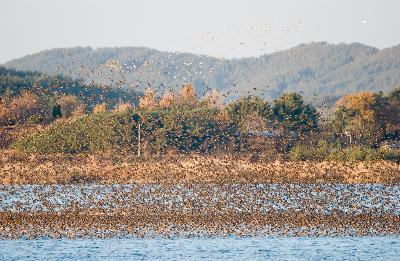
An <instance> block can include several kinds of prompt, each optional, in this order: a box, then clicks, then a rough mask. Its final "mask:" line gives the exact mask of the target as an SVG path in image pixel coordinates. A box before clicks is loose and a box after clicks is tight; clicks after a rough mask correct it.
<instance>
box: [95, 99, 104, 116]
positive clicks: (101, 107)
mask: <svg viewBox="0 0 400 261" xmlns="http://www.w3.org/2000/svg"><path fill="white" fill-rule="evenodd" d="M105 111H107V104H105V103H104V102H103V103H99V104H97V105H96V106H94V108H93V114H97V113H102V112H105Z"/></svg>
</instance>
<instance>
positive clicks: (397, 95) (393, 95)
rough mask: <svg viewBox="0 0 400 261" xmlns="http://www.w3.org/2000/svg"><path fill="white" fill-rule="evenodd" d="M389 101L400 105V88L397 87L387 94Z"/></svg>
mask: <svg viewBox="0 0 400 261" xmlns="http://www.w3.org/2000/svg"><path fill="white" fill-rule="evenodd" d="M389 101H391V102H393V103H398V104H400V87H397V88H396V89H394V90H393V91H392V92H390V94H389Z"/></svg>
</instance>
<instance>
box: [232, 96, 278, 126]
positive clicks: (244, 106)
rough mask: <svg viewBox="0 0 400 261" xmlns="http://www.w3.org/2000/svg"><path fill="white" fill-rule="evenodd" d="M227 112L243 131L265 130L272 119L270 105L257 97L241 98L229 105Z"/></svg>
mask: <svg viewBox="0 0 400 261" xmlns="http://www.w3.org/2000/svg"><path fill="white" fill-rule="evenodd" d="M226 112H227V113H228V115H229V118H230V119H231V120H232V122H233V123H234V124H236V125H238V126H239V128H240V129H241V130H242V131H250V130H255V128H260V129H265V128H267V127H268V126H267V125H268V122H270V121H271V118H272V117H271V116H272V111H271V107H270V106H269V104H268V103H267V102H266V101H264V100H262V99H260V98H258V97H255V96H249V97H246V98H241V99H239V100H237V101H234V102H232V103H230V104H228V105H227V107H226Z"/></svg>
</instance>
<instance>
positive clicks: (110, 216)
mask: <svg viewBox="0 0 400 261" xmlns="http://www.w3.org/2000/svg"><path fill="white" fill-rule="evenodd" d="M361 22H362V23H363V24H364V23H366V20H365V19H362V20H361ZM302 26H303V24H302V23H301V22H298V23H296V24H294V25H291V26H288V27H286V28H284V29H283V32H291V31H298V30H299V29H300V28H301V27H302ZM235 37H236V36H234V35H231V34H227V35H219V36H216V35H214V34H212V33H211V32H206V33H204V34H201V35H199V36H198V37H197V38H196V40H199V41H200V42H201V43H202V44H203V43H204V42H215V41H220V42H219V44H220V45H221V46H222V47H224V48H227V49H230V50H239V49H240V48H242V47H243V46H244V45H246V42H245V40H241V39H240V40H239V42H238V44H235V45H231V44H230V43H231V42H232V41H235V42H236V43H237V39H236V38H235ZM240 37H243V39H249V38H251V39H253V40H254V41H255V42H256V43H257V44H260V45H261V46H265V45H268V41H271V39H273V37H274V35H273V33H272V30H271V27H270V26H268V25H261V26H252V27H246V28H242V29H240ZM277 40H281V39H279V38H278V39H277ZM288 44H290V43H288ZM177 48H179V44H177ZM263 48H264V47H261V50H262V51H263V50H264V49H263ZM199 51H201V50H200V49H199ZM221 55H223V54H221ZM170 58H172V56H171V55H170ZM130 59H131V60H130V62H126V63H121V62H120V61H118V60H112V59H111V60H108V61H107V62H106V63H104V64H103V65H101V66H99V67H96V68H90V67H88V66H86V65H80V66H79V67H80V69H79V71H77V72H72V73H71V74H73V73H75V74H76V75H77V76H83V77H84V80H85V81H88V82H90V83H93V84H98V80H99V79H101V78H105V79H107V80H108V82H109V85H111V86H113V87H119V86H126V85H128V86H130V87H133V88H140V86H142V85H144V86H147V87H152V85H153V84H152V83H150V82H149V81H146V80H145V79H141V78H140V76H141V75H142V74H143V73H144V72H149V71H153V68H154V64H157V65H160V66H161V65H162V67H163V68H166V70H165V71H158V72H154V75H168V74H171V72H174V71H178V70H180V71H183V72H184V73H185V76H182V75H181V76H179V75H173V76H172V77H173V78H179V79H177V80H183V81H191V80H193V79H194V78H190V77H191V75H194V76H195V77H197V78H199V77H200V78H204V79H206V78H207V77H209V76H210V75H211V74H213V73H214V71H215V67H216V66H220V65H222V64H223V62H224V59H223V58H220V59H219V60H218V63H217V64H215V65H214V66H213V67H209V68H206V67H203V64H202V63H199V64H198V65H197V68H198V70H195V71H193V70H192V69H191V68H193V62H192V61H184V62H182V63H181V64H176V63H169V64H160V63H162V62H159V61H156V60H151V59H149V60H145V61H136V60H135V59H134V58H132V57H130ZM63 70H66V68H61V71H63ZM129 70H130V71H135V72H136V73H137V74H136V75H137V77H138V78H137V79H134V80H132V79H128V77H127V75H126V71H129ZM93 75H96V77H97V78H96V79H93ZM77 78H78V77H77ZM238 84H239V82H234V83H232V86H233V87H236V86H237V85H238ZM168 87H169V86H168ZM168 87H167V86H165V85H164V84H163V83H161V88H160V90H161V89H163V90H164V91H165V89H166V88H168ZM266 87H269V86H268V85H267V86H266ZM155 91H158V90H157V88H155ZM209 91H212V90H211V89H209V88H208V87H207V86H206V87H205V89H204V92H203V93H202V95H203V96H204V95H206V93H207V92H209ZM252 91H254V92H257V91H259V90H258V89H257V88H253V89H252ZM230 92H231V91H227V92H226V93H223V97H225V98H227V97H228V96H229V95H231V94H232V93H230ZM232 92H236V93H233V94H235V95H236V94H237V92H238V90H234V91H232ZM250 92H251V91H249V92H248V94H250ZM25 160H26V161H22V162H21V161H20V162H13V164H11V165H10V164H7V163H4V162H2V163H1V166H0V167H1V173H2V174H1V175H0V176H2V177H1V178H2V180H3V183H4V181H5V178H6V177H5V176H7V175H8V178H10V177H11V178H10V179H11V180H9V181H10V184H15V183H17V184H18V181H20V182H21V184H23V183H24V180H23V178H21V177H20V180H18V179H16V177H17V176H18V175H20V174H21V173H22V172H24V173H23V174H24V175H25V176H26V175H27V173H28V174H32V173H33V172H34V171H36V172H37V173H35V175H37V176H35V175H31V176H32V177H31V178H32V179H35V178H37V179H38V181H39V182H38V183H52V182H49V180H45V181H43V180H40V178H41V177H40V175H41V173H45V172H46V173H47V174H49V173H50V174H52V175H58V176H60V177H61V178H66V177H67V176H68V175H69V174H71V173H76V174H75V175H70V176H68V178H69V181H70V183H92V182H94V183H96V182H99V181H100V182H101V178H102V177H101V175H99V173H90V175H88V176H92V177H85V174H82V173H87V171H91V170H93V168H91V167H90V166H87V165H85V164H87V162H85V160H81V161H78V162H73V161H71V160H68V159H66V160H65V161H64V160H61V161H60V160H59V159H56V160H55V162H57V163H55V162H51V159H37V161H40V162H41V163H40V164H39V165H40V166H39V165H38V166H37V168H35V167H32V168H30V169H29V170H28V169H26V165H29V162H32V161H33V162H35V159H30V160H28V159H25ZM201 160H202V161H204V162H203V163H202V164H201V169H197V171H199V173H200V174H199V173H198V176H197V179H198V180H196V179H193V180H190V179H189V180H186V181H185V182H178V181H177V180H179V175H181V176H185V174H184V173H183V172H184V171H182V170H184V169H185V168H186V169H187V170H188V171H189V170H190V171H193V170H196V168H195V167H196V166H195V165H196V164H194V165H193V164H192V165H190V164H187V163H182V162H179V161H178V163H177V164H178V165H180V166H181V167H180V168H178V170H177V171H176V170H175V172H176V173H175V175H171V177H173V178H176V180H175V181H174V180H171V179H169V178H166V181H167V182H165V180H164V182H162V180H161V179H162V178H163V175H164V177H165V176H166V175H169V173H160V170H159V169H157V168H151V167H148V168H147V169H146V171H147V172H146V173H136V174H135V175H136V178H137V180H136V183H133V184H130V185H104V184H103V185H99V184H74V185H71V184H68V185H65V184H64V185H31V186H0V221H1V222H0V223H1V224H0V239H4V238H38V237H52V238H59V237H68V238H78V237H115V236H135V237H145V236H226V235H237V236H248V235H268V236H274V235H284V236H326V235H330V236H343V235H386V234H389V235H390V234H395V235H398V234H400V226H398V225H396V224H398V223H399V222H400V215H399V214H400V209H399V206H398V205H397V203H398V201H399V200H400V189H399V187H398V186H391V185H388V186H385V185H376V186H373V185H332V184H331V185H328V184H315V183H318V182H315V181H316V180H313V179H316V178H318V177H311V178H310V180H311V182H310V183H314V184H303V185H301V184H280V185H279V184H275V185H273V184H269V185H268V184H266V183H267V182H265V181H266V180H265V179H262V178H260V177H261V176H262V175H263V172H262V171H267V172H268V173H269V174H268V175H264V178H265V177H267V178H270V181H277V180H280V179H279V178H282V177H278V175H279V173H280V174H282V173H283V175H282V176H285V175H286V174H285V173H284V171H282V169H280V170H278V169H279V168H280V167H279V166H273V165H268V166H264V169H262V167H260V168H257V167H256V168H253V169H252V171H253V173H252V174H255V175H258V176H256V178H255V179H254V180H252V181H251V182H249V173H245V171H244V173H242V174H243V175H242V176H240V175H238V176H237V177H236V178H237V179H233V180H235V181H237V183H235V182H232V181H231V182H226V181H224V180H222V181H221V180H220V179H221V177H220V175H222V174H224V173H225V174H226V175H228V174H227V173H230V174H232V173H235V172H237V168H236V167H237V165H235V166H236V167H235V169H232V168H231V169H230V167H232V166H231V165H229V164H231V163H232V162H234V161H233V160H232V159H228V160H226V161H225V162H224V161H222V162H220V164H219V165H220V166H219V169H218V170H216V169H213V167H215V164H214V165H213V160H210V159H207V158H202V159H201ZM207 160H208V161H207ZM66 162H67V163H66ZM36 163H37V162H36ZM76 163H78V164H81V165H80V166H75V167H73V166H72V165H75V164H76ZM106 163H107V164H108V165H107V166H104V164H103V163H99V164H98V166H97V167H98V170H100V169H102V171H108V175H111V176H113V177H114V180H112V179H111V180H106V182H108V183H117V182H116V181H118V175H120V174H121V172H123V171H124V170H126V171H127V172H128V176H129V175H130V174H129V171H136V170H135V169H134V167H133V166H131V165H129V164H131V162H126V159H125V160H117V163H116V164H113V163H110V162H107V161H106ZM21 164H22V165H24V166H22V165H21ZM71 164H72V165H71ZM185 164H186V165H185ZM246 164H247V163H244V164H243V165H246ZM110 166H111V167H114V168H113V169H110ZM224 166H225V167H224ZM164 167H168V164H167V163H165V166H164ZM197 167H198V166H197ZM275 167H276V168H275ZM348 167H349V168H351V167H350V166H348ZM46 168H47V169H46ZM207 168H208V171H209V172H210V173H214V174H213V175H214V176H213V177H212V178H211V180H212V181H213V182H207V181H205V180H202V179H206V178H210V177H205V176H202V174H201V173H202V171H205V170H206V169H207ZM296 168H300V169H296ZM397 168H398V167H397ZM84 170H85V171H86V172H85V171H84ZM343 170H346V168H344V169H339V171H343ZM347 170H348V169H347ZM397 170H398V169H397ZM164 171H165V169H164ZM304 171H305V170H304V166H303V167H299V166H297V167H296V166H292V169H291V173H292V176H293V174H295V175H298V176H301V175H302V174H304ZM395 171H396V170H395ZM19 172H21V173H19ZM80 172H82V173H80ZM256 173H257V174H256ZM125 174H126V173H125ZM264 174H265V173H264ZM21 175H22V174H21ZM324 175H325V176H324ZM329 175H331V176H334V175H336V176H335V177H339V175H340V174H338V173H332V172H330V171H327V172H326V173H325V174H323V176H324V177H320V178H326V176H329ZM122 176H123V175H121V177H122ZM125 176H127V175H125ZM146 176H150V177H153V178H154V177H159V179H160V180H158V181H157V179H156V178H155V179H154V180H151V182H146ZM228 176H229V175H228ZM250 176H251V175H250ZM394 176H395V175H394ZM395 177H396V178H397V179H398V177H397V176H395ZM47 178H48V177H47ZM127 178H129V177H127ZM141 178H142V179H143V180H144V182H143V183H144V184H140V182H138V181H139V180H140V179H141ZM257 178H259V180H257ZM297 178H298V177H297ZM250 179H251V178H250ZM217 180H220V182H217ZM228 180H229V179H228ZM304 180H305V181H307V177H304ZM53 181H54V182H56V183H58V182H59V180H57V179H53ZM147 181H148V180H147ZM280 181H281V182H282V183H285V180H284V179H281V180H280ZM289 181H290V180H289ZM333 181H334V180H333ZM342 181H343V180H342ZM387 181H388V183H390V182H391V180H387ZM286 182H287V181H286ZM397 182H399V180H397ZM6 183H7V182H6ZM289 183H290V182H289ZM306 183H307V182H306Z"/></svg>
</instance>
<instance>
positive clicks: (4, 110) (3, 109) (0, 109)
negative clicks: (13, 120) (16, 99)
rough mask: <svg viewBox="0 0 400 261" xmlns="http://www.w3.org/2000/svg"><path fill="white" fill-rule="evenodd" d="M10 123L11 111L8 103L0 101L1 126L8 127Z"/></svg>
mask: <svg viewBox="0 0 400 261" xmlns="http://www.w3.org/2000/svg"><path fill="white" fill-rule="evenodd" d="M9 121H10V110H9V109H8V106H7V103H6V102H4V101H2V99H0V126H1V125H7V124H8V123H9Z"/></svg>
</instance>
